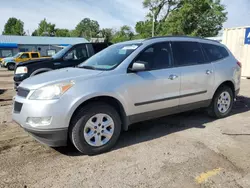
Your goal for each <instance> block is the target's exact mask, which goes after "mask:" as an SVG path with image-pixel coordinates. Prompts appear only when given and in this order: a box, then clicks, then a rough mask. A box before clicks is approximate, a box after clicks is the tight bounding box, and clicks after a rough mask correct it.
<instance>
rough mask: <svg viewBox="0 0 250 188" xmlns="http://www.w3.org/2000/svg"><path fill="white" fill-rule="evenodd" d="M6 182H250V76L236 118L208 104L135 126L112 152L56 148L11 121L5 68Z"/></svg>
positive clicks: (0, 137) (0, 102)
mask: <svg viewBox="0 0 250 188" xmlns="http://www.w3.org/2000/svg"><path fill="white" fill-rule="evenodd" d="M0 89H1V90H0V180H1V181H0V187H178V188H179V187H185V188H189V187H204V188H210V187H211V188H212V187H213V188H214V187H221V188H224V187H227V188H241V187H244V188H245V187H246V188H249V187H250V147H249V143H250V80H242V87H241V92H240V95H241V96H239V97H238V100H237V102H236V103H235V106H234V109H233V112H232V114H231V116H230V117H228V118H225V119H220V120H213V119H211V118H209V117H208V116H207V115H206V114H205V113H204V112H203V111H196V112H190V113H183V114H178V115H174V116H169V117H165V118H161V119H158V120H154V121H149V122H145V123H140V124H136V125H133V126H132V127H131V128H130V130H129V131H128V132H125V133H122V135H121V138H120V140H119V143H118V144H117V146H116V147H115V149H113V150H112V151H111V152H109V153H105V154H102V155H98V156H84V155H81V154H80V153H79V152H77V151H76V150H75V149H74V148H73V147H63V148H57V149H52V148H49V147H47V146H44V145H41V144H40V143H38V142H36V141H34V140H33V139H32V138H31V137H30V136H29V135H28V134H27V133H26V132H24V131H23V130H22V129H21V128H20V127H19V126H18V125H17V124H15V123H13V122H12V121H11V108H12V104H11V102H12V101H11V99H12V96H13V95H14V93H15V92H14V91H13V83H12V74H11V72H8V71H5V70H3V69H0Z"/></svg>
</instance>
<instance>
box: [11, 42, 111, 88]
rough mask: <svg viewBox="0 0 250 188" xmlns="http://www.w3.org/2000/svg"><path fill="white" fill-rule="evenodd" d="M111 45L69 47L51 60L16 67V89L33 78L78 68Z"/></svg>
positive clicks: (39, 60)
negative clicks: (52, 71) (24, 81)
mask: <svg viewBox="0 0 250 188" xmlns="http://www.w3.org/2000/svg"><path fill="white" fill-rule="evenodd" d="M109 45H111V43H80V44H75V45H69V46H67V47H65V48H64V49H62V50H61V51H59V52H58V53H56V54H55V55H54V56H52V57H51V58H47V59H37V60H33V61H27V62H22V63H19V64H18V65H17V66H16V70H15V74H14V81H15V87H17V86H18V85H19V84H20V83H21V82H22V81H23V80H25V79H26V78H29V77H31V76H35V75H38V74H41V73H44V72H48V71H51V70H55V69H60V68H65V67H74V66H77V65H79V64H80V63H82V62H83V61H85V60H87V59H88V58H89V57H91V56H93V55H94V54H95V53H97V52H99V51H101V50H103V49H104V48H106V47H108V46H109Z"/></svg>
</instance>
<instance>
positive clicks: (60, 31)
mask: <svg viewBox="0 0 250 188" xmlns="http://www.w3.org/2000/svg"><path fill="white" fill-rule="evenodd" d="M55 36H56V37H70V31H69V30H68V29H56V35H55Z"/></svg>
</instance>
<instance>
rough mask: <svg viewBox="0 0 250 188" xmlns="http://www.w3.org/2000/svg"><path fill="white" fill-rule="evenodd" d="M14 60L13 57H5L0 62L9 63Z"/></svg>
mask: <svg viewBox="0 0 250 188" xmlns="http://www.w3.org/2000/svg"><path fill="white" fill-rule="evenodd" d="M13 60H14V58H13V57H5V58H3V59H2V61H5V62H9V61H13Z"/></svg>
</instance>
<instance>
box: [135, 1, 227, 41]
mask: <svg viewBox="0 0 250 188" xmlns="http://www.w3.org/2000/svg"><path fill="white" fill-rule="evenodd" d="M143 5H144V7H145V8H148V9H149V14H148V16H147V20H146V21H141V22H137V24H136V32H137V33H138V34H140V35H141V36H142V37H149V33H150V30H151V31H152V23H153V21H154V23H155V35H170V34H171V35H192V36H201V37H208V36H216V35H218V33H219V31H220V30H221V29H222V25H223V23H224V22H225V21H226V20H227V13H226V12H225V7H224V6H223V5H222V4H221V2H220V0H144V2H143Z"/></svg>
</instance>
